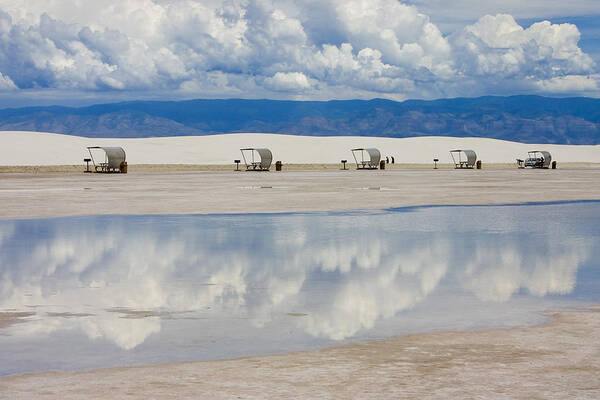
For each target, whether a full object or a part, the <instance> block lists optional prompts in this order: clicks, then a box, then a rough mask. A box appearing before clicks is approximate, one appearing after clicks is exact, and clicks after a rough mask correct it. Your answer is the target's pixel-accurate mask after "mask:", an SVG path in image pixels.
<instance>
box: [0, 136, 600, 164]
mask: <svg viewBox="0 0 600 400" xmlns="http://www.w3.org/2000/svg"><path fill="white" fill-rule="evenodd" d="M87 146H120V147H123V148H124V149H125V151H126V153H127V161H128V162H129V163H130V164H231V163H232V161H233V160H234V159H239V158H240V157H241V155H240V151H239V149H240V148H242V147H268V148H270V149H271V150H272V152H273V157H274V161H275V160H281V161H282V162H283V163H288V164H300V163H339V162H340V160H342V159H347V160H348V161H353V158H352V154H351V153H350V149H351V148H355V147H376V148H378V149H379V150H380V151H381V153H382V155H383V156H384V157H385V156H386V155H390V156H394V157H395V159H396V162H397V163H416V164H421V163H422V164H429V163H431V162H432V159H433V158H439V159H440V162H442V163H447V162H451V159H450V155H449V152H448V151H449V150H451V149H473V150H475V151H476V152H477V155H478V158H479V159H481V160H482V161H483V162H484V163H513V162H515V159H516V158H524V157H525V156H526V155H527V151H529V150H547V151H550V152H551V153H552V156H553V159H554V160H557V161H558V162H588V163H598V162H600V146H598V145H597V146H583V145H580V146H573V145H548V144H544V145H542V144H523V143H516V142H508V141H503V140H496V139H484V138H451V137H416V138H403V139H395V138H378V137H357V136H350V137H311V136H294V135H278V134H259V133H238V134H225V135H211V136H186V137H181V136H180V137H162V138H140V139H97V138H85V137H78V136H70V135H61V134H54V133H41V132H18V131H4V132H0V165H74V164H82V160H83V158H84V157H86V156H87V152H86V150H85V148H86V147H87Z"/></svg>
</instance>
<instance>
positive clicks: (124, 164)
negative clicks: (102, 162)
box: [119, 161, 127, 174]
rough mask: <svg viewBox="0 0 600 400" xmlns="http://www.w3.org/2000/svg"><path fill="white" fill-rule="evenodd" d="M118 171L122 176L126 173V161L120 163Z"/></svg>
mask: <svg viewBox="0 0 600 400" xmlns="http://www.w3.org/2000/svg"><path fill="white" fill-rule="evenodd" d="M119 171H121V173H122V174H126V173H127V161H122V162H121V165H119Z"/></svg>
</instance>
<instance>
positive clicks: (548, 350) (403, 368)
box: [0, 307, 600, 400]
mask: <svg viewBox="0 0 600 400" xmlns="http://www.w3.org/2000/svg"><path fill="white" fill-rule="evenodd" d="M548 316H549V318H550V319H549V322H548V323H546V324H544V325H541V326H534V327H525V328H512V329H506V330H502V329H494V330H487V331H481V332H446V333H429V334H418V335H408V336H402V337H397V338H393V339H385V340H378V341H372V342H369V343H365V344H351V345H345V346H340V347H334V348H328V349H324V350H319V351H307V352H298V353H290V354H284V355H276V356H262V357H249V358H241V359H234V360H216V361H201V362H183V363H170V364H159V365H149V366H142V367H127V368H111V369H102V370H95V371H85V372H47V373H39V374H31V375H21V376H10V377H4V378H0V393H2V396H4V397H5V398H11V399H20V398H33V397H37V398H47V399H63V400H64V399H71V398H90V399H93V398H107V397H110V398H113V399H120V398H128V399H131V398H134V399H135V398H140V399H143V398H147V397H148V396H150V397H160V398H197V397H198V396H206V397H210V398H236V397H239V398H265V397H277V398H295V397H302V398H398V397H418V398H422V397H427V398H448V397H454V398H456V397H460V398H464V397H469V398H470V397H482V398H560V399H563V398H567V397H577V398H598V397H599V396H600V307H593V308H589V309H582V310H576V311H566V312H559V313H548Z"/></svg>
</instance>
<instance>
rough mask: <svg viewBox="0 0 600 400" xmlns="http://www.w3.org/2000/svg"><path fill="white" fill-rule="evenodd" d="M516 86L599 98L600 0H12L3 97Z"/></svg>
mask: <svg viewBox="0 0 600 400" xmlns="http://www.w3.org/2000/svg"><path fill="white" fill-rule="evenodd" d="M449 3H451V5H448V4H449ZM516 94H538V95H544V96H556V97H567V96H588V97H600V7H599V6H598V1H597V0H572V1H570V2H565V1H555V0H519V1H516V0H478V1H475V0H454V1H452V2H448V1H446V0H406V1H397V0H304V1H299V0H277V1H275V0H204V1H194V0H103V1H101V2H100V1H95V0H0V106H1V107H15V106H23V105H48V104H64V105H79V104H80V105H83V104H91V103H101V102H111V101H123V100H132V99H156V100H158V99H160V100H178V99H191V98H270V99H294V100H330V99H369V98H388V99H392V100H399V101H402V100H406V99H435V98H449V97H476V96H483V95H516Z"/></svg>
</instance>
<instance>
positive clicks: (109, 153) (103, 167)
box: [87, 146, 126, 172]
mask: <svg viewBox="0 0 600 400" xmlns="http://www.w3.org/2000/svg"><path fill="white" fill-rule="evenodd" d="M87 149H88V151H89V153H90V158H91V161H92V163H93V164H94V169H95V170H96V172H125V171H123V169H124V167H125V166H126V163H125V150H123V148H121V147H100V146H91V147H88V148H87ZM94 154H95V155H96V156H95V157H94Z"/></svg>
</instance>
